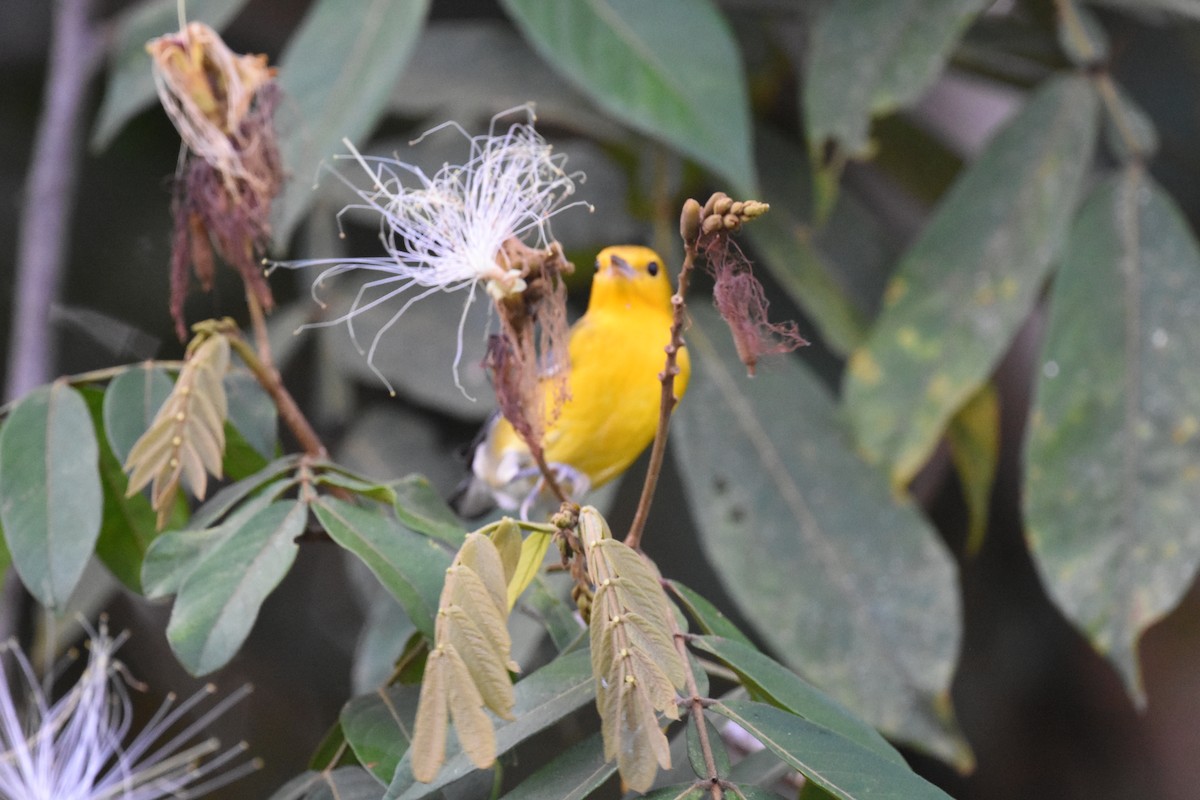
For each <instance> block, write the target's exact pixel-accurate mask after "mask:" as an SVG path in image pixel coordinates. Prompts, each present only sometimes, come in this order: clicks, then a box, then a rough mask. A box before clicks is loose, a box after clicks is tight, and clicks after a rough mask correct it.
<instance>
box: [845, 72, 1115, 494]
mask: <svg viewBox="0 0 1200 800" xmlns="http://www.w3.org/2000/svg"><path fill="white" fill-rule="evenodd" d="M1096 103H1097V100H1096V95H1095V92H1094V91H1093V90H1092V87H1091V85H1090V83H1089V82H1088V80H1087V79H1086V78H1083V77H1078V76H1074V77H1062V78H1058V79H1055V80H1052V81H1049V82H1047V84H1046V85H1044V86H1043V87H1042V88H1041V89H1039V90H1038V91H1037V92H1036V93H1035V94H1034V95H1033V96H1032V97H1031V99H1030V100H1029V102H1028V104H1027V105H1026V107H1025V108H1024V110H1022V112H1021V113H1020V115H1019V116H1018V117H1017V118H1016V119H1014V120H1013V121H1012V122H1011V123H1009V124H1008V125H1007V126H1006V127H1005V128H1004V129H1003V130H1002V131H1001V132H1000V133H999V134H997V135H996V137H995V138H994V139H993V140H992V141H991V143H990V144H989V145H988V147H987V149H986V150H985V152H984V153H983V155H981V156H980V157H979V159H978V160H977V161H976V162H975V163H974V164H972V165H971V166H970V167H969V168H968V169H967V170H966V172H965V173H964V174H963V176H962V177H961V178H959V180H958V181H957V182H956V183H955V185H954V188H952V189H951V190H950V191H949V192H948V193H947V195H946V197H945V198H944V199H943V201H942V203H941V204H940V206H939V207H938V209H937V210H936V211H935V212H934V216H933V219H932V220H931V221H930V222H929V224H928V225H927V226H926V228H925V230H924V231H923V232H922V234H921V236H920V237H919V238H918V239H917V241H916V242H915V243H914V244H913V245H912V247H910V248H909V250H908V253H907V254H906V255H905V257H904V259H903V260H902V261H901V263H900V265H899V266H898V267H897V269H896V274H895V276H894V277H893V278H892V280H891V282H890V284H889V285H888V288H887V291H886V293H885V307H884V310H883V313H882V314H881V315H880V317H879V320H878V321H877V322H876V323H875V325H874V327H873V328H872V329H871V334H870V337H869V338H868V340H867V342H866V343H865V344H864V345H863V346H862V347H860V348H859V349H858V350H856V351H855V353H854V355H853V356H852V357H851V358H850V361H849V364H848V368H847V370H846V379H845V395H844V396H845V405H846V411H847V413H848V415H849V419H850V422H851V424H852V426H853V428H854V432H855V434H856V436H857V439H858V442H859V445H860V446H861V449H862V451H863V452H864V454H865V455H866V457H867V458H868V459H869V460H870V461H871V462H873V463H875V462H877V463H882V464H884V465H885V466H886V467H887V469H888V471H889V472H890V474H891V477H892V482H893V485H894V486H897V487H899V486H904V485H907V483H908V482H909V481H910V480H911V479H912V477H913V476H914V475H915V474H916V472H917V470H918V469H920V467H921V465H922V464H924V462H925V461H926V459H927V458H928V457H929V454H930V453H931V452H932V451H933V448H934V447H935V446H936V445H937V443H938V440H939V439H940V437H941V435H942V432H943V431H944V429H945V427H946V425H947V423H948V422H949V421H950V418H951V417H953V416H954V414H955V412H957V411H958V410H959V409H960V408H962V406H963V404H964V403H966V402H967V401H968V400H969V399H970V397H971V395H973V394H974V393H975V392H976V391H978V390H979V388H980V387H981V386H982V385H983V383H984V382H985V381H986V380H987V378H988V376H989V375H990V374H991V372H992V369H993V368H994V367H995V365H996V362H997V361H998V360H999V359H1000V357H1001V355H1003V353H1004V352H1005V351H1006V350H1007V349H1008V346H1009V343H1010V342H1011V340H1012V337H1013V336H1014V334H1015V333H1016V331H1017V329H1018V328H1019V327H1020V326H1021V324H1022V323H1023V322H1024V321H1025V319H1026V317H1027V316H1028V315H1029V312H1030V311H1031V310H1032V308H1033V305H1034V303H1036V302H1037V297H1038V293H1039V292H1040V291H1041V288H1042V282H1043V280H1044V278H1045V276H1046V273H1047V271H1048V269H1049V267H1050V265H1051V264H1052V263H1053V262H1054V260H1055V258H1056V257H1057V255H1058V253H1059V252H1060V250H1061V247H1062V243H1063V240H1064V239H1065V237H1066V231H1067V227H1068V225H1069V223H1070V220H1071V217H1072V216H1073V214H1074V209H1075V203H1076V199H1077V196H1078V193H1079V190H1080V187H1081V184H1082V180H1083V177H1084V175H1085V174H1086V172H1087V168H1088V166H1089V165H1090V164H1091V160H1092V150H1093V146H1094V144H1095V138H1096V124H1097V113H1096V108H1097V106H1096Z"/></svg>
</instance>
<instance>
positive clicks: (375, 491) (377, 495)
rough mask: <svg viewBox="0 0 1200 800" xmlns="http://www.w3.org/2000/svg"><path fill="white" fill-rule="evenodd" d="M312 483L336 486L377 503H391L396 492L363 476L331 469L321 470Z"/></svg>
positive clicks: (394, 498)
mask: <svg viewBox="0 0 1200 800" xmlns="http://www.w3.org/2000/svg"><path fill="white" fill-rule="evenodd" d="M313 483H315V484H317V485H318V486H336V487H338V488H340V489H345V490H346V491H348V492H353V493H354V494H357V495H360V496H362V497H366V498H367V499H369V500H374V501H376V502H377V503H387V504H388V505H391V504H392V503H394V502H395V501H396V492H395V490H393V489H392V487H390V486H387V485H386V484H382V483H374V482H372V481H369V480H366V479H364V478H358V477H355V476H352V475H347V474H346V473H345V472H340V471H333V470H330V471H328V472H322V473H321V474H320V475H318V476H317V478H316V480H314V481H313Z"/></svg>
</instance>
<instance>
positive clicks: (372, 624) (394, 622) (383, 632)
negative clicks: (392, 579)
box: [350, 584, 424, 693]
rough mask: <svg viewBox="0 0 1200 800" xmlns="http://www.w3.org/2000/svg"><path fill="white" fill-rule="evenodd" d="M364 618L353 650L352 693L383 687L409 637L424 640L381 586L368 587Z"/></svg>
mask: <svg viewBox="0 0 1200 800" xmlns="http://www.w3.org/2000/svg"><path fill="white" fill-rule="evenodd" d="M372 595H377V596H376V597H374V598H373V599H372V600H371V601H370V603H369V605H367V606H366V611H367V619H366V622H364V623H363V629H362V631H361V632H360V633H359V635H358V644H357V646H356V647H355V649H354V669H353V671H352V673H351V675H350V679H351V686H352V688H353V690H354V691H355V692H358V693H364V692H368V691H371V690H372V689H374V688H376V687H378V686H381V685H383V684H384V683H386V682H387V680H388V678H389V677H391V675H392V672H393V671H394V669H395V665H396V660H397V659H399V658H400V656H401V655H402V654H403V653H404V651H405V647H406V646H407V645H408V644H409V643H410V642H411V640H412V637H413V636H417V637H419V638H421V640H422V641H424V637H421V635H420V634H419V633H418V632H417V626H416V625H413V623H412V620H411V619H409V618H408V614H407V613H405V611H404V608H403V607H402V606H401V605H400V604H399V603H397V602H396V601H395V599H393V598H392V596H391V594H389V593H388V592H387V590H386V589H384V588H383V587H382V586H379V585H377V584H376V585H371V586H370V591H369V592H368V593H367V594H366V596H367V597H371V596H372Z"/></svg>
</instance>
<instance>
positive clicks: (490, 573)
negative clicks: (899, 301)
mask: <svg viewBox="0 0 1200 800" xmlns="http://www.w3.org/2000/svg"><path fill="white" fill-rule="evenodd" d="M458 563H459V564H461V565H462V566H463V567H464V568H466V569H468V570H470V571H471V572H473V573H475V575H476V576H478V577H479V580H480V582H481V583H482V584H483V588H484V589H485V590H486V591H487V593H488V594H489V595H491V597H492V602H493V603H495V605H496V611H497V612H498V613H499V614H500V615H503V614H506V613H507V611H508V591H507V588H506V586H507V584H508V581H507V580H506V579H505V575H504V563H503V562H502V561H501V559H500V551H499V550H497V549H496V545H495V544H493V543H492V540H491V539H489V538H488V537H486V536H484V535H483V534H481V533H468V534H467V538H466V539H464V540H463V543H462V547H460V548H459V550H458Z"/></svg>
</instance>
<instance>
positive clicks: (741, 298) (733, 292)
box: [679, 192, 808, 375]
mask: <svg viewBox="0 0 1200 800" xmlns="http://www.w3.org/2000/svg"><path fill="white" fill-rule="evenodd" d="M769 209H770V206H769V205H767V204H766V203H761V202H759V201H757V200H734V199H733V198H731V197H730V196H729V195H727V194H725V193H724V192H714V193H713V195H712V196H711V197H709V198H708V201H707V202H706V203H705V204H704V205H703V206H701V205H700V203H698V202H697V201H696V200H693V199H691V198H689V199H688V200H687V201H686V202H685V203H684V204H683V212H682V214H681V215H680V218H679V234H680V236H682V237H683V243H684V245H685V246H686V247H687V248H688V250H689V251H690V252H694V253H698V254H701V255H703V256H704V260H705V265H706V266H707V268H708V272H709V274H711V275H712V277H713V302H714V304H715V305H716V307H717V310H718V311H720V312H721V316H722V317H724V319H725V322H726V324H728V325H729V330H730V332H731V333H732V334H733V341H734V344H735V345H736V346H737V351H738V356H739V357H740V358H741V360H742V363H743V364H745V365H746V371H747V372H748V373H749V374H750V375H754V371H755V369H756V367H757V365H758V359H759V356H763V355H767V354H771V353H786V352H789V351H791V350H795V349H796V348H798V347H803V346H804V345H806V344H808V342H807V341H806V340H805V339H804V338H803V337H802V336H800V334H799V332H798V331H797V330H796V323H794V322H784V323H773V322H769V321H768V320H767V305H768V303H767V298H766V293H765V292H764V291H763V287H762V284H761V283H759V281H758V279H757V278H756V277H754V273H753V271H752V270H751V264H750V260H749V259H748V258H746V255H745V254H744V253H743V252H742V250H741V248H740V247H738V246H737V244H736V243H734V241H733V239H732V234H734V233H737V232H738V231H740V230H741V229H742V225H744V224H745V223H747V222H749V221H750V220H752V219H755V218H757V217H761V216H762V215H763V214H765V213H767V211H768V210H769Z"/></svg>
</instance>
